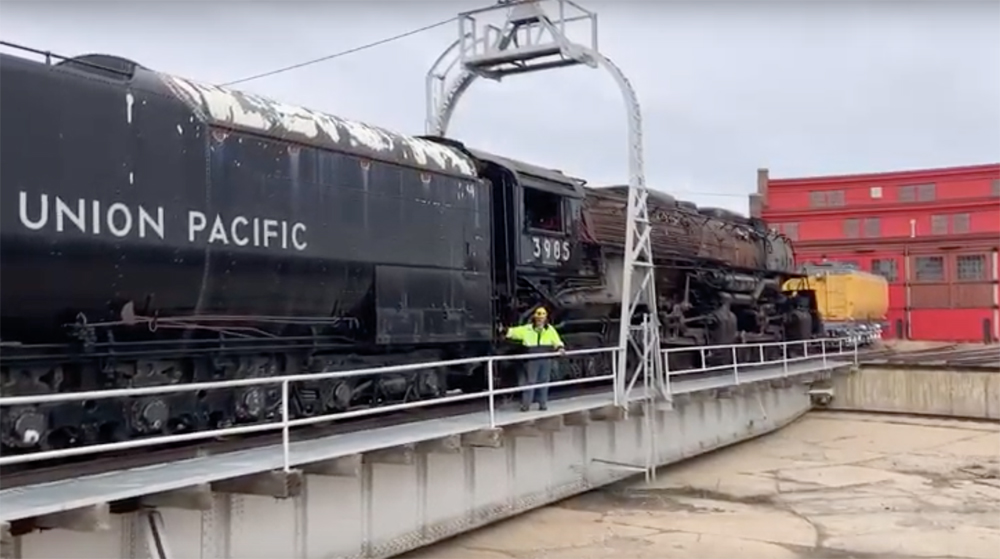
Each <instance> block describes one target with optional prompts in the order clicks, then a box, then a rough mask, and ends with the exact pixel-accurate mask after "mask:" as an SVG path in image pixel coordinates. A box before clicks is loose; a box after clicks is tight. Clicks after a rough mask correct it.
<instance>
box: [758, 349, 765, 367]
mask: <svg viewBox="0 0 1000 559" xmlns="http://www.w3.org/2000/svg"><path fill="white" fill-rule="evenodd" d="M757 347H758V348H760V364H761V365H763V364H764V344H760V345H759V346H757Z"/></svg>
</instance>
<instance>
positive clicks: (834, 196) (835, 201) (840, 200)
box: [826, 190, 847, 207]
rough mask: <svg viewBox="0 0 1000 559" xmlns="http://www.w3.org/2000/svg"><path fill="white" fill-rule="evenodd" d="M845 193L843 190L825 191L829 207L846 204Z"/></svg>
mask: <svg viewBox="0 0 1000 559" xmlns="http://www.w3.org/2000/svg"><path fill="white" fill-rule="evenodd" d="M846 198H847V196H846V194H845V192H844V191H843V190H831V191H829V192H827V193H826V203H827V205H828V206H830V207H842V206H844V205H846Z"/></svg>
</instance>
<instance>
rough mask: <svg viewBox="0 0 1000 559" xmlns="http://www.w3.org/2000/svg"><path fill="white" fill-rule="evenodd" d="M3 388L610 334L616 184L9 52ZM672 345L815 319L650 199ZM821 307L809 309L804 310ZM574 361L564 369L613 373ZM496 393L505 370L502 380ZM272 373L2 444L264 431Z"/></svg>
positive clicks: (767, 270)
mask: <svg viewBox="0 0 1000 559" xmlns="http://www.w3.org/2000/svg"><path fill="white" fill-rule="evenodd" d="M0 90H2V92H0V93H2V98H3V103H2V104H0V119H2V120H3V127H2V128H0V184H2V187H0V344H2V348H0V349H2V351H0V384H2V387H3V393H4V394H5V395H8V396H16V395H29V394H39V393H61V392H73V391H81V390H96V389H102V388H125V387H139V386H155V385H171V384H173V385H178V384H185V383H194V382H203V381H218V380H226V379H239V378H251V377H267V376H277V375H282V374H292V373H296V374H297V373H311V372H318V371H330V370H346V369H360V368H368V367H376V366H380V365H395V364H402V363H418V362H429V361H436V360H443V359H450V358H462V357H471V356H483V355H487V354H490V353H492V352H498V351H502V349H503V347H504V345H503V340H502V337H501V336H500V334H499V332H500V331H501V327H502V326H506V325H510V324H512V323H516V322H519V321H521V320H523V319H524V318H525V317H526V316H527V314H528V313H529V312H530V311H531V310H532V309H533V308H535V307H536V306H538V305H545V306H547V307H548V308H549V309H550V315H551V317H552V319H553V321H554V322H555V323H556V325H557V326H558V327H559V328H560V330H561V332H562V334H563V339H564V340H565V341H566V343H567V345H569V346H570V347H571V348H572V347H577V348H580V347H598V346H605V345H609V344H612V345H613V344H614V343H615V342H616V341H617V340H616V334H617V331H618V326H617V324H618V308H619V307H618V304H619V303H620V299H621V293H620V283H621V271H622V270H621V266H622V254H621V253H622V248H623V244H624V231H625V203H626V200H627V197H626V190H625V189H622V188H620V187H619V188H590V187H587V186H586V185H585V181H583V180H581V179H577V178H574V177H571V176H568V175H566V174H564V173H562V172H560V171H556V170H553V169H548V168H544V167H539V166H536V165H531V164H529V163H525V162H520V161H515V160H512V159H509V158H506V157H502V156H499V155H495V154H490V153H486V152H482V151H478V150H475V149H472V148H470V147H468V146H465V145H464V144H462V143H460V142H458V141H455V140H451V139H445V138H435V137H413V136H406V135H403V134H398V133H395V132H391V131H388V130H385V129H382V128H379V127H375V126H370V125H366V124H362V123H359V122H354V121H350V120H348V119H344V118H341V117H337V116H333V115H330V114H326V113H322V112H318V111H313V110H309V109H306V108H302V107H295V106H290V105H287V104H284V103H280V102H277V101H273V100H270V99H266V98H263V97H260V96H257V95H253V94H250V93H244V92H239V91H233V90H228V89H225V88H221V87H217V86H211V85H205V84H199V83H196V82H194V81H191V80H188V79H185V78H180V77H176V76H171V75H167V74H163V73H159V72H156V71H154V70H151V69H148V68H145V67H143V66H142V65H139V64H136V63H135V62H132V61H129V60H126V59H123V58H119V57H115V56H109V55H89V56H83V57H79V58H72V59H66V60H63V61H61V62H59V63H57V64H46V63H42V62H35V61H31V60H28V59H25V58H21V57H17V56H12V55H9V54H0ZM650 214H651V219H652V220H653V222H654V234H653V243H654V253H655V259H656V264H657V266H658V270H657V282H658V286H657V287H658V290H659V297H660V300H659V301H658V305H659V307H658V308H659V311H660V315H661V316H660V317H659V318H660V324H661V325H662V328H663V333H662V338H663V340H664V342H665V344H668V345H703V344H718V343H733V342H740V341H746V342H751V341H761V340H782V339H799V338H802V337H808V336H810V335H811V333H813V332H815V331H816V324H817V321H816V320H815V319H814V316H813V314H814V313H813V311H812V310H811V309H814V308H815V305H814V304H811V303H810V301H809V294H808V292H799V293H798V294H797V295H796V296H794V297H791V296H789V295H786V294H782V293H781V291H780V285H781V282H783V281H784V280H785V279H787V278H789V277H793V276H794V274H793V273H792V272H791V258H792V254H791V247H790V244H789V243H788V240H787V239H786V238H784V237H782V236H781V235H779V234H777V233H774V232H771V231H769V230H768V229H767V228H766V226H765V224H764V223H763V222H760V221H759V220H748V219H746V218H743V217H741V216H738V215H735V214H729V213H726V212H723V211H721V210H712V209H704V208H702V209H699V208H697V207H695V206H694V205H693V204H689V203H686V202H680V201H675V200H673V199H672V198H670V197H668V196H666V195H656V197H655V198H654V199H653V201H652V203H651V210H650ZM810 305H811V306H810ZM609 366H610V363H609V361H608V360H607V356H604V357H601V358H596V357H594V358H591V357H588V358H584V359H577V360H574V359H569V360H566V361H565V362H564V363H563V366H561V367H560V371H561V373H560V374H561V375H563V376H580V375H593V374H603V372H604V371H605V368H606V367H609ZM483 369H484V367H482V366H480V365H468V366H465V365H463V366H461V367H448V368H437V369H427V370H423V371H420V372H414V373H400V374H389V375H372V376H367V377H355V378H351V379H334V380H323V381H310V382H296V383H293V384H292V385H290V402H289V411H290V413H291V415H292V416H293V417H303V416H316V415H321V414H328V413H332V412H336V411H342V410H345V409H348V408H352V407H358V406H363V407H364V406H379V405H383V404H384V403H386V402H403V401H412V400H418V399H427V398H434V397H437V396H439V395H441V394H443V393H444V392H445V391H446V390H449V389H462V390H466V391H471V390H481V389H482V388H484V387H485V385H486V378H485V376H484V372H483ZM498 369H499V375H500V377H501V378H500V379H499V381H500V382H501V384H503V383H507V382H509V381H510V374H509V373H510V372H511V371H510V370H509V368H507V367H499V368H498ZM279 414H280V390H279V389H278V388H277V385H269V386H265V387H242V388H231V389H219V390H210V391H202V392H185V393H178V394H176V395H164V396H150V397H135V398H121V399H114V400H97V401H70V402H64V403H58V404H44V405H25V406H17V407H10V408H8V407H5V408H4V409H3V410H2V414H0V443H2V450H3V452H32V451H35V450H38V449H48V448H59V447H66V446H76V445H86V444H94V443H101V442H113V441H120V440H126V439H132V438H137V437H146V436H153V435H157V434H164V433H178V432H190V431H197V430H204V429H211V428H217V427H223V426H229V425H233V424H248V423H259V422H266V421H273V420H274V419H275V418H276V417H278V416H279Z"/></svg>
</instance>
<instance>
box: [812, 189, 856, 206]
mask: <svg viewBox="0 0 1000 559" xmlns="http://www.w3.org/2000/svg"><path fill="white" fill-rule="evenodd" d="M846 204H847V194H846V191H844V190H813V191H812V192H810V193H809V207H810V208H838V207H842V206H844V205H846Z"/></svg>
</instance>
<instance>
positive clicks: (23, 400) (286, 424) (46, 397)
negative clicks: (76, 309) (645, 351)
mask: <svg viewBox="0 0 1000 559" xmlns="http://www.w3.org/2000/svg"><path fill="white" fill-rule="evenodd" d="M617 351H618V348H614V347H611V348H594V349H580V350H574V351H566V352H564V353H556V352H553V353H537V354H526V355H504V356H486V357H470V358H464V359H452V360H446V361H435V362H429V363H413V364H406V365H392V366H386V367H374V368H367V369H356V370H349V371H326V372H318V373H301V374H293V375H284V376H276V377H263V378H245V379H232V380H223V381H213V382H199V383H191V384H177V385H164V386H149V387H142V388H119V389H110V390H94V391H81V392H65V393H60V394H40V395H32V396H10V397H0V408H4V407H12V406H28V405H37V404H54V403H60V402H82V401H93V400H107V399H113V398H136V397H144V396H156V395H161V394H176V393H184V392H198V391H208V390H219V389H233V388H247V387H257V386H267V385H272V386H273V385H280V387H281V399H280V408H281V412H280V418H279V419H278V420H277V421H270V422H267V423H257V424H252V425H239V426H234V427H223V428H219V429H208V430H203V431H196V432H191V433H179V434H171V435H160V436H152V437H143V438H138V439H132V440H127V441H120V442H113V443H102V444H92V445H87V446H80V447H72V448H62V449H56V450H45V451H39V452H32V453H27V454H18V455H13V456H3V457H0V466H5V465H10V464H18V463H26V462H37V461H41V460H52V459H59V458H69V457H74V456H81V455H87V454H100V453H106V452H114V451H121V450H130V449H136V448H142V447H151V446H159V445H166V444H174V443H182V442H192V441H198V440H203V439H213V438H217V437H225V436H234V435H248V434H254V433H263V432H267V431H277V430H279V429H280V430H281V433H282V452H283V454H284V458H283V463H284V468H285V470H286V471H287V470H289V469H291V463H290V462H291V457H290V448H291V445H290V434H289V432H290V430H291V429H294V428H296V427H301V426H304V425H313V424H316V423H324V422H334V421H338V420H345V419H354V418H358V417H365V416H372V415H377V414H384V413H391V412H395V411H402V410H410V409H414V408H421V407H427V406H435V405H440V404H448V403H456V402H464V401H470V400H479V399H485V400H486V401H487V410H488V414H489V426H490V427H491V428H492V427H496V424H497V419H496V411H497V410H496V408H497V403H496V400H497V397H498V396H503V395H506V394H513V393H517V392H522V391H524V390H531V389H537V388H545V387H548V388H556V387H561V386H571V385H576V384H588V383H598V382H604V381H609V380H611V381H613V382H614V383H615V386H614V387H613V390H614V395H615V397H616V398H617V395H618V394H619V392H620V391H619V390H618V387H617V382H618V380H617V379H618V375H616V374H614V369H613V367H614V365H612V372H611V373H608V374H604V375H598V376H591V377H583V378H574V379H567V380H558V381H550V382H544V383H536V384H531V385H524V386H516V387H510V388H497V387H496V386H495V377H496V375H495V371H496V364H497V363H499V362H504V361H522V360H530V359H544V358H568V357H579V356H586V355H595V354H604V353H616V352H617ZM611 362H612V364H613V363H615V362H616V360H614V359H612V360H611ZM478 364H485V367H484V368H483V370H484V372H485V374H486V391H485V392H475V393H470V394H452V395H445V396H441V397H438V398H428V399H426V400H418V401H413V402H404V403H399V404H389V405H385V406H378V407H372V408H365V409H359V410H350V411H344V412H335V413H330V414H324V415H317V416H309V417H300V418H294V419H293V418H292V417H291V412H290V399H291V398H290V386H291V385H292V384H293V383H296V382H316V381H322V380H331V379H344V378H351V377H363V376H377V375H385V374H393V373H407V372H414V371H419V370H421V369H435V368H448V367H455V366H461V365H478ZM615 403H617V399H616V400H615Z"/></svg>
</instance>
